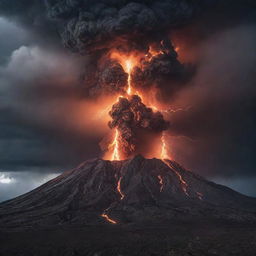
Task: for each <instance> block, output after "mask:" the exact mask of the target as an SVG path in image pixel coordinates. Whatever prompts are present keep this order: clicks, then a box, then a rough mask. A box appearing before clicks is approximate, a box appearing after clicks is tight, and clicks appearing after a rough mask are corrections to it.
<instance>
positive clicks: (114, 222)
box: [101, 213, 117, 224]
mask: <svg viewBox="0 0 256 256" xmlns="http://www.w3.org/2000/svg"><path fill="white" fill-rule="evenodd" d="M101 216H102V217H103V218H105V219H106V220H107V221H108V222H110V223H112V224H117V222H116V221H115V220H112V219H110V218H109V217H108V215H107V214H106V213H102V214H101Z"/></svg>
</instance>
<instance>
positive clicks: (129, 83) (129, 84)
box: [125, 60, 133, 95]
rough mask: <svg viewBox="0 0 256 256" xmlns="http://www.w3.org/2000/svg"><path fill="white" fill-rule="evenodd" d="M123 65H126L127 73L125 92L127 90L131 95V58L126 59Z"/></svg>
mask: <svg viewBox="0 0 256 256" xmlns="http://www.w3.org/2000/svg"><path fill="white" fill-rule="evenodd" d="M125 65H126V72H127V74H128V88H127V91H126V92H127V94H128V95H131V94H132V86H131V71H132V68H133V65H132V61H131V60H127V61H126V62H125Z"/></svg>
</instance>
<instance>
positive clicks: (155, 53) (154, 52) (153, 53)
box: [146, 46, 164, 61]
mask: <svg viewBox="0 0 256 256" xmlns="http://www.w3.org/2000/svg"><path fill="white" fill-rule="evenodd" d="M161 54H164V52H163V51H161V50H156V49H154V48H153V47H152V46H149V50H148V54H146V57H147V58H148V61H151V60H152V59H153V58H154V57H156V56H158V55H161Z"/></svg>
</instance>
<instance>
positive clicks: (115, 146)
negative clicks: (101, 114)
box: [105, 48, 170, 161]
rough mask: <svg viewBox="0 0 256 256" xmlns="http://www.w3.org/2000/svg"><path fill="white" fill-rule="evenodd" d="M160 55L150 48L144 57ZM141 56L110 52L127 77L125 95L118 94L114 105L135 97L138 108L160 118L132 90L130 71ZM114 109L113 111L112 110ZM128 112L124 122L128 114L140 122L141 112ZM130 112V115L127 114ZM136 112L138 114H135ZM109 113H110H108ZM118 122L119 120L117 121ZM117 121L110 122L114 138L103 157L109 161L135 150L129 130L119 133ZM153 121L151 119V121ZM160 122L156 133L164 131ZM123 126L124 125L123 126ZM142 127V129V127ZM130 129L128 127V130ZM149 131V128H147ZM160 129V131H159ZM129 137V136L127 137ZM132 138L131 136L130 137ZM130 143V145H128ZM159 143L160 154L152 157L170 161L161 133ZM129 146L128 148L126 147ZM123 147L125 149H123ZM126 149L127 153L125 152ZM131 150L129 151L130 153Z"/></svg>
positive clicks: (154, 107) (154, 108)
mask: <svg viewBox="0 0 256 256" xmlns="http://www.w3.org/2000/svg"><path fill="white" fill-rule="evenodd" d="M160 54H163V53H162V52H161V51H160V52H156V51H153V50H152V49H151V48H150V51H149V53H148V55H145V56H144V57H145V58H149V56H150V58H149V59H150V60H151V58H153V57H155V56H157V55H160ZM140 57H141V56H139V57H138V56H136V55H130V56H128V55H122V54H120V53H118V52H112V53H111V55H110V58H112V59H115V60H117V61H118V62H119V63H120V65H121V66H122V67H123V70H124V71H125V72H126V74H127V75H128V77H127V87H126V91H125V92H126V95H122V94H120V95H119V96H118V101H117V103H116V105H117V104H118V103H119V102H120V98H121V97H122V98H123V99H127V102H129V103H130V104H131V102H132V100H133V99H134V97H135V96H137V97H138V98H139V100H141V103H139V104H141V105H140V106H141V107H142V108H144V109H145V111H148V110H150V109H151V111H153V112H152V113H156V116H157V113H159V115H161V116H162V114H160V113H161V112H162V111H161V110H159V109H158V107H156V106H155V105H153V104H151V102H149V99H147V103H148V104H149V106H150V107H147V106H146V105H145V104H144V103H143V102H142V101H144V100H143V99H144V96H143V95H141V92H138V91H136V90H134V88H133V87H132V71H133V69H134V67H135V66H137V65H139V58H140ZM113 107H114V109H113ZM113 107H112V110H113V111H115V108H118V107H119V106H118V105H117V106H115V105H113ZM120 111H122V109H120ZM127 111H128V112H126V113H127V115H126V116H124V120H126V119H125V118H128V119H129V114H131V115H134V118H135V119H134V120H136V121H135V122H138V123H139V122H140V119H139V118H140V116H141V114H142V113H140V112H139V111H141V110H136V107H135V109H127ZM129 111H130V113H129ZM137 111H138V112H137ZM109 113H111V112H109ZM115 113H118V112H114V114H113V116H112V115H111V114H110V115H111V117H112V119H113V118H115ZM159 115H158V117H156V118H159ZM150 118H155V116H153V114H152V117H150ZM162 119H163V116H162ZM119 120H120V119H119ZM119 120H117V122H114V121H113V122H112V124H113V125H112V127H111V126H110V127H111V128H114V127H115V134H114V138H113V141H112V142H111V143H110V145H109V146H108V149H109V150H110V151H111V153H110V152H108V153H107V154H110V156H108V157H106V156H105V159H110V160H112V161H113V160H123V159H125V158H126V157H127V156H129V154H130V153H128V152H134V150H135V144H132V142H130V141H129V137H127V134H128V133H129V130H125V134H124V133H123V130H122V131H120V130H119V129H120V126H119V124H118V122H119ZM152 120H153V119H152ZM161 121H163V122H165V123H166V124H167V123H168V122H166V121H164V119H163V120H160V122H159V123H161ZM123 122H124V123H125V122H129V121H123ZM163 122H162V126H161V124H160V127H163V128H160V130H157V129H159V128H155V129H156V131H157V133H158V132H162V131H163V130H164V129H166V128H164V127H166V126H165V123H164V124H163ZM124 125H125V124H124ZM143 125H147V124H146V123H144V124H143ZM143 125H142V127H144V126H143ZM121 127H122V128H121V129H123V128H127V127H123V126H121ZM129 128H130V127H128V129H129ZM149 129H150V128H149ZM161 129H162V130H161ZM128 136H129V135H128ZM130 136H132V135H130ZM130 143H131V144H130ZM161 143H162V146H161V150H160V152H158V153H156V152H155V153H154V156H156V157H157V156H158V157H161V158H166V159H170V157H169V156H168V152H167V145H166V142H165V134H164V133H162V138H161ZM127 145H129V146H127ZM124 147H127V148H124ZM128 147H129V148H128ZM126 149H127V151H126ZM130 150H131V151H130Z"/></svg>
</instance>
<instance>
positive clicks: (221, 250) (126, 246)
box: [0, 220, 256, 256]
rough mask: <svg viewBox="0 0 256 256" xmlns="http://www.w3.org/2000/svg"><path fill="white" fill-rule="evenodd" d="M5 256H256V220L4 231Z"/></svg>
mask: <svg viewBox="0 0 256 256" xmlns="http://www.w3.org/2000/svg"><path fill="white" fill-rule="evenodd" d="M0 244H1V246H0V256H13V255H15V256H16V255H17V256H46V255H47V256H75V255H78V256H80V255H81V256H85V255H89V256H107V255H113V256H115V255H116V256H133V255H142V256H144V255H145V256H146V255H147V256H158V255H159V256H208V255H209V256H213V255H218V256H222V255H223V256H253V255H256V224H255V223H254V224H253V223H244V222H243V223H232V222H224V221H216V220H215V221H201V222H200V221H195V222H191V221H190V222H175V221H173V222H169V223H164V224H163V223H162V224H154V225H153V224H147V225H146V224H141V225H139V226H138V225H137V226H135V225H131V226H129V225H125V226H119V225H112V224H106V225H103V226H102V225H101V226H94V227H92V226H83V227H81V226H72V227H71V226H60V227H58V228H55V229H48V230H47V229H44V230H37V231H35V230H27V231H22V232H21V231H19V232H1V233H0Z"/></svg>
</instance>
